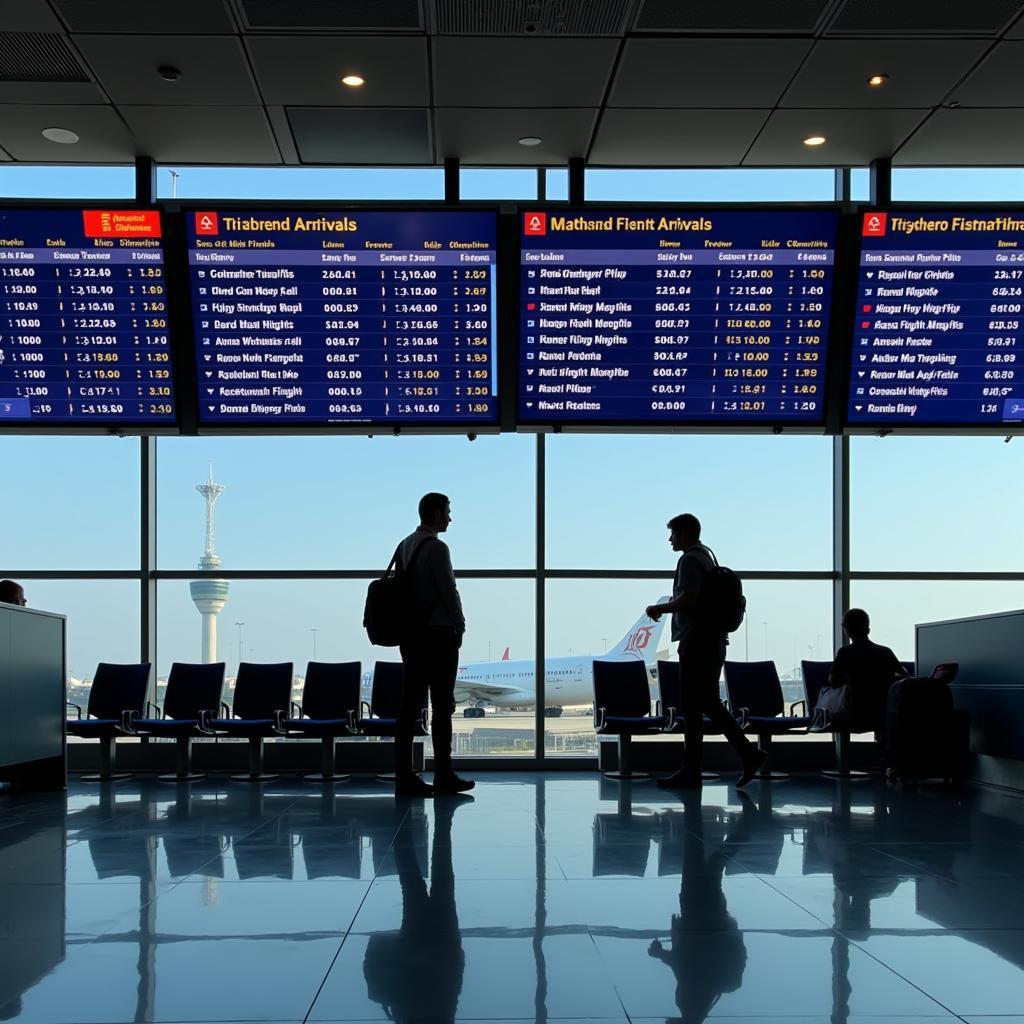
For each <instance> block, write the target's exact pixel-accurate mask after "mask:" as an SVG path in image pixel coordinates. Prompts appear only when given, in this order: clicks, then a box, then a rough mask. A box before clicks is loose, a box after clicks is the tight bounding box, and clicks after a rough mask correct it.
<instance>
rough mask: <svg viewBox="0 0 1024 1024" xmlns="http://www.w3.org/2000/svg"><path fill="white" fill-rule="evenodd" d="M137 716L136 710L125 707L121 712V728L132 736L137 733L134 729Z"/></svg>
mask: <svg viewBox="0 0 1024 1024" xmlns="http://www.w3.org/2000/svg"><path fill="white" fill-rule="evenodd" d="M138 717H139V713H138V711H135V710H134V709H131V708H129V709H127V710H125V711H122V712H121V728H122V729H123V730H124V731H125V732H127V733H130V734H131V735H132V736H136V735H138V734H137V733H136V731H135V719H137V718H138Z"/></svg>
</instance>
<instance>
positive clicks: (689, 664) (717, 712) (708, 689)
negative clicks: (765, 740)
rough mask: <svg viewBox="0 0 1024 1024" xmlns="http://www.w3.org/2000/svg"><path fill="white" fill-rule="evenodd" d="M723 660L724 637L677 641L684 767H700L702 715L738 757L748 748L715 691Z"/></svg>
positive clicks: (689, 768)
mask: <svg viewBox="0 0 1024 1024" xmlns="http://www.w3.org/2000/svg"><path fill="white" fill-rule="evenodd" d="M724 663H725V640H724V639H719V638H718V637H711V638H708V639H704V638H700V639H695V640H689V641H685V642H681V643H680V644H679V681H680V685H681V687H682V691H683V715H684V716H685V718H686V734H685V747H684V751H683V770H684V771H693V772H699V771H700V767H701V761H702V759H703V756H704V716H705V715H707V717H708V718H709V719H710V720H711V727H712V729H713V730H714V731H715V732H716V733H718V732H720V733H722V735H723V736H725V738H726V739H727V740H728V741H729V743H731V744H732V746H733V749H734V750H735V751H736V753H737V754H739V755H740V757H746V755H747V754H748V753H749V752H750V750H751V746H752V745H751V742H750V740H748V739H747V737H746V736H744V735H743V730H742V729H741V728H740V727H739V725H738V724H737V722H736V719H735V718H733V717H732V715H731V714H730V713H729V712H728V711H726V709H725V708H724V707H723V705H722V700H721V697H720V696H719V693H718V680H719V677H720V676H721V674H722V665H723V664H724Z"/></svg>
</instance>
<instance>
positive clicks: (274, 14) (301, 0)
mask: <svg viewBox="0 0 1024 1024" xmlns="http://www.w3.org/2000/svg"><path fill="white" fill-rule="evenodd" d="M422 2H423V0H236V3H237V6H238V10H239V14H240V15H241V17H242V20H243V21H244V23H245V27H246V28H247V29H255V30H259V29H269V30H271V31H296V32H310V31H324V32H385V31H387V32H419V31H422V29H423V8H422ZM488 2H490V0H488Z"/></svg>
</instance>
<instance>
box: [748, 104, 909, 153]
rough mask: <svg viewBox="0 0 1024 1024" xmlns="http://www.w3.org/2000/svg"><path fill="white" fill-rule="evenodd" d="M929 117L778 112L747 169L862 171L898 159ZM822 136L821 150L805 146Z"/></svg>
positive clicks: (877, 112) (900, 112)
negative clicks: (878, 160)
mask: <svg viewBox="0 0 1024 1024" xmlns="http://www.w3.org/2000/svg"><path fill="white" fill-rule="evenodd" d="M927 116H928V111H926V110H776V111H775V112H774V113H773V114H772V115H771V117H769V118H768V121H767V122H766V124H765V126H764V131H762V132H761V134H760V135H759V136H758V139H757V141H756V142H755V143H754V146H753V148H752V149H751V152H750V154H749V155H748V156H747V158H746V159H745V160H744V161H743V164H744V166H745V167H758V166H763V167H786V166H792V167H832V166H840V167H842V166H854V167H862V166H864V165H865V164H868V163H870V162H871V161H872V160H874V159H876V158H878V157H886V156H890V155H891V154H893V153H895V152H896V150H897V149H898V148H899V147H900V145H901V144H902V143H903V141H904V140H905V139H906V138H907V136H909V135H910V133H911V132H912V131H913V130H914V129H915V128H916V127H917V126H918V125H919V124H920V123H921V122H922V121H923V120H924V119H925V118H926V117H927ZM812 135H824V136H825V138H826V139H827V142H826V143H825V145H823V146H805V145H804V144H803V140H804V139H806V138H809V137H810V136H812Z"/></svg>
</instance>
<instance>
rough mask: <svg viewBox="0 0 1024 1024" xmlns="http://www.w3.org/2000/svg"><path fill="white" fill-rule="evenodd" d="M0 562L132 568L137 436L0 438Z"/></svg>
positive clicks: (11, 566) (5, 566)
mask: <svg viewBox="0 0 1024 1024" xmlns="http://www.w3.org/2000/svg"><path fill="white" fill-rule="evenodd" d="M0 453H2V462H3V472H4V479H5V481H6V484H7V486H6V488H5V499H4V501H3V502H2V503H0V536H3V538H4V546H3V554H0V563H2V570H6V571H10V572H16V571H17V570H18V569H137V568H138V565H139V458H140V452H139V440H138V438H127V437H122V438H118V437H14V436H11V437H3V438H0Z"/></svg>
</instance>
